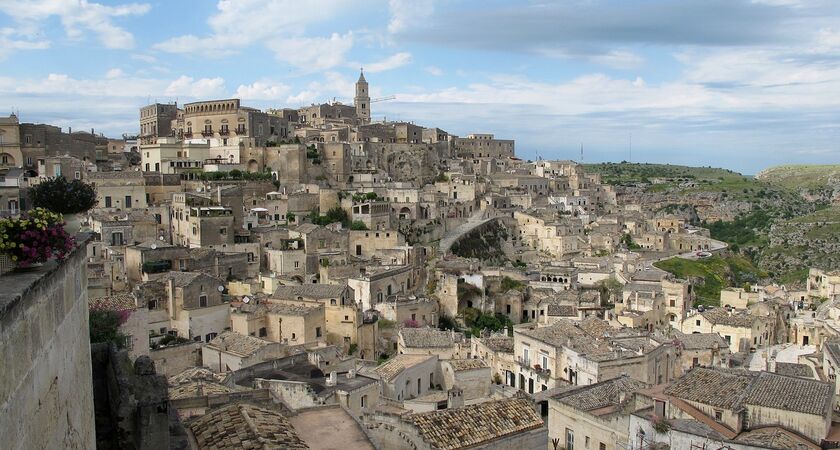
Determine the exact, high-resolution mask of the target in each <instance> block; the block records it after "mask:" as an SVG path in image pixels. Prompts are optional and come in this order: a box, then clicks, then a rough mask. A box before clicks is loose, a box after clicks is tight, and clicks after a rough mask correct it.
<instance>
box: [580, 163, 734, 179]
mask: <svg viewBox="0 0 840 450" xmlns="http://www.w3.org/2000/svg"><path fill="white" fill-rule="evenodd" d="M584 170H586V172H587V173H598V174H601V179H602V180H603V181H604V182H605V183H607V184H632V183H650V182H652V180H653V179H658V180H655V181H662V182H663V184H666V183H678V182H686V181H696V182H715V183H717V182H733V181H737V180H741V179H745V178H747V177H745V176H743V175H741V174H739V173H737V172H733V171H731V170H726V169H717V168H712V167H688V166H676V165H672V164H648V163H628V162H626V161H622V162H620V163H599V164H584Z"/></svg>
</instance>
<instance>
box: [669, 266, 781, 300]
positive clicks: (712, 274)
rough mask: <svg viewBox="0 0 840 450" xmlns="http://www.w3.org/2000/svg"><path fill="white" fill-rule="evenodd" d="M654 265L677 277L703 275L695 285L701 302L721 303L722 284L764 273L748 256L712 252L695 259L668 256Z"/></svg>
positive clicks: (734, 283)
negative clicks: (726, 255) (711, 254)
mask: <svg viewBox="0 0 840 450" xmlns="http://www.w3.org/2000/svg"><path fill="white" fill-rule="evenodd" d="M654 265H655V266H656V267H658V268H660V269H662V270H665V271H668V272H671V273H672V274H674V275H675V276H676V277H678V278H683V279H687V278H689V277H700V278H703V280H704V282H703V284H702V285H699V286H697V288H696V290H695V294H696V295H697V302H696V303H698V304H704V305H718V304H720V291H721V289H723V288H725V287H732V286H736V287H740V286H742V285H743V284H744V283H748V282H756V281H758V280H760V279H762V278H764V277H766V276H767V274H766V273H765V272H764V271H762V270H761V269H759V268H757V267H755V266H754V265H753V264H752V263H751V262H750V261H749V260H748V259H746V258H743V257H740V256H729V257H726V258H721V257H720V256H713V257H711V258H706V259H701V260H696V261H693V260H687V259H682V258H671V259H666V260H665V261H660V262H658V263H656V264H654Z"/></svg>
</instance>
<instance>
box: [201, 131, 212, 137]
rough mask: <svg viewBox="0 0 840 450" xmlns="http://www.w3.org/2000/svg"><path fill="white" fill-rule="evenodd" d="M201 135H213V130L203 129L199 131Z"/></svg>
mask: <svg viewBox="0 0 840 450" xmlns="http://www.w3.org/2000/svg"><path fill="white" fill-rule="evenodd" d="M201 135H202V136H204V137H210V136H213V130H204V131H202V132H201Z"/></svg>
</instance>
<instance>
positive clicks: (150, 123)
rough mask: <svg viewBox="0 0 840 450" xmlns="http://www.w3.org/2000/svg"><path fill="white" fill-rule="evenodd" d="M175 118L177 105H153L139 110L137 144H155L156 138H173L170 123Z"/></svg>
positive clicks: (176, 116) (173, 132) (173, 133)
mask: <svg viewBox="0 0 840 450" xmlns="http://www.w3.org/2000/svg"><path fill="white" fill-rule="evenodd" d="M177 118H178V104H177V103H154V104H151V105H148V106H144V107H142V108H140V134H139V135H138V136H137V138H138V141H139V142H138V144H140V145H148V144H155V143H157V140H158V138H161V137H169V136H174V135H175V130H173V129H172V123H173V122H174V121H175V120H176V119H177Z"/></svg>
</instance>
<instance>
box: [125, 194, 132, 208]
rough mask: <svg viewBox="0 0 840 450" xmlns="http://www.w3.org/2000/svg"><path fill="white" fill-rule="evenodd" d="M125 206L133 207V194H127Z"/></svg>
mask: <svg viewBox="0 0 840 450" xmlns="http://www.w3.org/2000/svg"><path fill="white" fill-rule="evenodd" d="M125 207H126V208H131V196H130V195H126V196H125Z"/></svg>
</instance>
